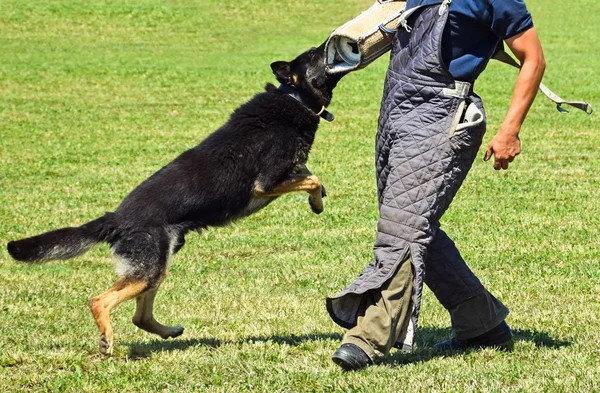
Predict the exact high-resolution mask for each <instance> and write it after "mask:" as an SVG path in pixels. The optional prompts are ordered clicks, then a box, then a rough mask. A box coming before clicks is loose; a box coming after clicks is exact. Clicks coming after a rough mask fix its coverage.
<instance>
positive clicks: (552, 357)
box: [0, 0, 600, 392]
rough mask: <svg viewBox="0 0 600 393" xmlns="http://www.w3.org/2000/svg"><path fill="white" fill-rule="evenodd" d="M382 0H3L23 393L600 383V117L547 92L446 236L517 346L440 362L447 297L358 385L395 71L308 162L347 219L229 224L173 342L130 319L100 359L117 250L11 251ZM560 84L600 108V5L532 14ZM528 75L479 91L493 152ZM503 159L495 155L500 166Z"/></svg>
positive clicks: (14, 370) (184, 256)
mask: <svg viewBox="0 0 600 393" xmlns="http://www.w3.org/2000/svg"><path fill="white" fill-rule="evenodd" d="M371 3H372V0H371V1H369V0H360V1H354V0H345V1H320V0H296V1H291V0H280V1H267V0H244V1H232V0H220V1H216V0H196V1H192V0H190V1H187V0H172V1H166V0H164V1H159V0H139V1H130V0H126V1H119V0H90V1H86V2H75V1H66V0H56V1H41V0H36V1H31V0H30V1H23V0H2V1H0V49H1V50H0V139H1V145H0V146H1V147H0V243H1V244H2V247H1V249H0V391H2V392H30V391H48V392H191V391H198V392H237V391H256V392H400V391H411V392H597V391H600V347H599V345H598V343H599V342H600V266H599V264H598V262H599V260H600V240H599V239H600V229H599V228H600V203H599V198H600V158H599V155H598V146H599V145H600V125H599V123H598V121H597V116H596V115H592V116H587V115H585V114H583V113H582V112H578V111H573V112H572V113H570V114H568V115H562V114H559V113H558V112H557V111H556V110H555V109H554V107H553V105H552V103H551V102H549V101H547V100H546V99H545V98H544V97H542V96H540V97H538V99H537V100H536V102H535V103H534V105H533V107H532V109H531V113H530V116H529V118H528V120H527V122H526V124H525V126H524V129H523V132H522V141H523V154H522V155H521V156H519V157H518V159H517V160H516V161H515V162H514V163H513V165H512V166H511V169H510V170H509V171H503V172H496V171H494V170H493V169H492V166H491V163H484V162H483V161H482V160H481V159H478V160H477V162H476V164H475V166H474V168H473V170H472V171H471V174H470V177H469V178H468V179H467V181H466V182H465V185H464V186H463V188H462V190H461V192H459V195H458V196H457V198H456V200H455V203H454V204H453V206H452V207H451V209H450V210H449V211H448V213H447V214H446V216H445V217H444V220H443V225H444V227H445V229H446V231H447V232H449V233H450V234H451V235H452V236H453V237H454V239H455V241H456V243H457V244H458V246H459V248H460V249H461V250H462V251H463V254H464V256H465V258H466V259H467V260H468V261H470V264H471V266H472V268H473V269H474V271H475V272H476V273H477V274H478V275H479V276H480V278H481V280H482V281H483V282H484V283H485V284H486V285H487V286H488V287H489V289H490V290H491V291H492V292H493V293H494V294H495V295H496V296H498V297H499V298H500V299H502V300H503V301H504V302H505V303H506V304H507V305H508V306H509V307H510V308H511V315H510V316H509V319H508V322H509V323H510V324H511V326H512V327H513V328H514V329H515V339H516V341H515V345H514V349H513V350H512V351H506V352H505V351H497V350H483V351H471V352H468V353H465V354H456V355H453V356H439V355H436V354H435V353H433V352H432V351H431V347H432V345H433V344H434V343H435V342H437V341H438V340H441V339H444V338H446V337H448V336H449V334H450V329H449V318H448V315H447V312H446V311H445V310H444V309H443V308H442V307H441V306H440V305H439V304H438V303H437V301H436V300H435V298H434V296H433V295H432V294H431V292H430V291H429V290H425V292H424V300H423V307H422V313H421V320H420V323H421V328H420V330H419V334H418V338H417V350H416V352H415V353H413V354H411V355H406V354H401V353H398V352H394V353H392V354H391V356H389V357H388V358H386V359H385V360H384V361H383V363H381V364H380V365H377V366H374V367H371V368H369V369H368V370H365V371H361V372H356V373H342V372H341V371H340V370H339V369H338V367H337V366H335V365H334V364H333V363H332V362H331V361H330V356H331V354H332V352H333V351H334V350H335V349H336V348H337V346H338V345H339V343H340V341H341V338H342V336H343V333H344V331H343V329H341V328H339V327H338V326H336V325H335V324H334V323H333V322H332V321H331V320H330V319H329V317H328V315H327V312H326V310H325V302H324V299H325V297H326V296H329V295H333V294H335V293H337V291H339V290H340V289H341V288H343V287H344V286H345V285H347V284H348V283H350V282H351V281H352V280H353V279H354V278H355V277H356V276H357V275H358V274H359V273H360V272H361V270H362V269H363V267H364V266H365V265H366V264H367V263H368V262H369V260H370V258H371V245H372V242H373V240H374V236H375V228H376V227H375V225H376V221H377V202H376V188H375V178H374V168H373V160H374V140H375V130H376V124H377V115H378V106H379V103H380V96H381V89H382V83H383V78H384V76H385V69H386V59H380V60H379V61H377V62H376V63H375V64H373V65H372V66H370V67H369V68H368V69H365V70H364V71H361V72H359V73H355V74H352V75H350V76H348V77H347V78H345V79H344V80H343V81H342V82H341V84H340V86H339V87H338V89H337V90H336V92H335V96H334V102H333V104H332V106H331V107H330V109H331V111H332V112H333V113H334V114H335V115H336V120H335V121H334V122H333V123H331V124H323V125H322V126H321V128H320V130H319V133H318V134H317V141H316V143H315V145H314V147H313V152H312V154H311V158H310V161H309V166H310V168H311V169H312V170H313V171H314V172H315V173H316V174H317V175H319V176H320V177H321V179H322V180H323V182H324V183H325V184H326V185H327V189H328V193H329V196H328V198H327V199H326V211H325V212H324V213H323V214H322V215H320V216H316V215H313V214H312V213H311V212H310V210H309V208H308V205H307V203H306V197H305V196H304V195H290V196H286V197H284V198H281V199H280V200H278V201H277V202H275V203H273V204H272V205H271V206H269V207H268V208H267V209H265V210H263V211H261V212H259V213H258V214H256V215H254V216H252V217H250V218H248V219H246V220H243V221H240V222H238V223H236V224H234V225H232V226H230V227H227V228H221V229H218V230H217V229H210V230H207V231H206V232H204V233H203V234H202V235H196V234H190V235H188V239H187V245H186V247H185V248H184V249H183V250H182V251H181V252H180V253H179V254H178V255H177V256H176V257H175V258H174V260H173V263H172V266H171V269H170V274H169V277H168V279H167V280H166V281H165V283H164V284H163V286H162V290H161V292H160V293H159V296H158V298H157V305H156V314H157V318H158V319H159V320H161V321H162V322H164V323H167V324H181V325H183V326H184V327H185V328H186V331H185V333H184V335H183V336H181V337H179V338H177V339H175V340H169V341H162V340H160V339H157V338H155V337H151V336H150V335H148V334H147V333H145V332H142V331H140V330H139V329H137V328H135V326H133V325H132V324H131V322H130V321H131V316H132V314H133V309H134V304H133V302H130V303H127V304H124V305H122V306H121V307H120V308H119V309H117V310H115V311H114V312H113V317H112V318H113V324H114V328H115V334H116V340H117V342H116V347H115V355H114V356H113V357H112V358H104V357H103V356H101V355H99V354H98V351H97V330H96V326H95V324H94V322H93V320H92V318H91V315H90V314H89V311H88V308H87V301H88V299H89V298H91V297H93V296H95V295H97V294H99V293H100V292H102V291H104V290H105V289H106V288H107V287H108V286H110V285H111V284H112V282H113V281H114V279H115V276H114V273H113V267H112V263H111V260H110V254H109V252H108V251H109V250H108V247H106V246H101V247H98V248H96V249H94V250H92V251H91V252H89V253H88V254H86V255H84V256H82V257H79V258H77V259H74V260H72V261H68V262H53V263H48V264H44V265H36V266H25V265H21V264H18V263H16V262H14V261H12V260H11V259H10V258H9V256H8V253H7V252H6V250H5V246H4V244H6V242H7V241H9V240H12V239H15V238H19V237H23V236H29V235H34V234H37V233H39V232H42V231H46V230H49V229H54V228H57V227H62V226H67V225H75V224H80V223H84V222H86V221H88V220H90V219H93V218H95V217H97V216H99V215H101V214H103V213H104V212H105V211H111V210H114V209H115V208H116V206H117V205H118V203H119V202H120V200H121V199H122V198H123V197H124V196H125V195H126V194H127V193H128V192H129V191H130V190H131V189H132V188H133V187H134V186H136V185H137V184H138V183H139V182H141V181H142V180H143V179H145V178H146V177H147V176H149V175H150V174H152V173H153V172H154V171H155V170H157V169H158V168H160V167H161V166H162V165H164V164H166V163H167V162H168V161H170V160H171V159H173V158H174V157H175V156H176V155H177V154H178V153H179V152H181V151H183V150H185V149H187V148H189V147H191V146H193V145H194V144H196V143H197V142H198V141H199V140H201V139H202V138H204V137H205V136H206V135H207V134H208V133H209V132H211V131H212V130H214V129H215V128H217V127H218V126H220V125H221V124H222V123H223V122H224V121H225V120H226V119H227V117H228V115H229V113H230V112H231V111H232V110H233V109H234V108H235V107H237V106H238V105H239V104H240V103H242V102H245V101H246V100H248V99H249V98H250V97H251V96H252V95H253V94H255V93H256V92H258V91H260V90H261V89H262V88H263V86H264V84H265V83H266V82H268V81H273V77H272V75H271V72H270V68H269V64H270V62H272V61H275V60H282V59H291V58H293V57H295V55H296V54H298V53H299V52H301V51H303V50H305V49H307V48H308V47H310V46H313V45H317V44H319V43H320V42H321V41H322V40H324V39H325V38H326V37H327V35H328V34H329V32H331V31H332V30H333V29H334V28H335V27H337V26H338V25H340V24H341V23H343V22H345V21H346V20H348V19H349V18H351V17H353V16H355V15H356V14H358V12H359V11H360V10H362V9H364V8H366V7H367V6H369V5H370V4H371ZM527 3H528V5H529V9H530V11H531V12H532V13H533V15H534V21H535V23H536V25H537V29H538V32H539V34H540V37H541V39H542V41H543V44H544V48H545V54H546V58H547V62H548V67H547V71H546V77H545V79H544V81H545V82H546V84H547V85H548V86H549V87H550V88H552V89H554V90H555V91H556V92H557V93H558V94H560V95H562V96H564V97H565V98H575V99H584V100H587V101H590V102H592V103H595V104H596V106H598V107H600V89H598V80H600V73H599V71H598V70H599V69H600V55H599V53H600V40H598V37H600V25H599V24H598V23H597V16H598V15H600V2H598V1H597V0H573V1H570V2H561V1H557V0H528V1H527ZM515 78H516V72H515V71H514V70H513V69H510V67H507V66H504V65H499V64H490V66H489V67H488V70H487V72H486V73H485V74H484V76H482V78H481V79H480V80H479V81H478V83H477V89H476V90H477V91H478V92H479V94H480V95H481V96H482V97H483V98H484V100H485V102H486V104H487V110H488V117H489V123H488V135H486V138H485V142H484V143H487V141H489V139H490V138H491V136H492V135H493V133H494V132H495V130H497V129H498V127H499V125H500V122H501V121H502V118H503V115H504V113H505V111H506V109H507V105H508V102H509V100H510V93H511V86H512V83H513V82H514V80H515ZM482 156H483V148H482V151H481V157H482Z"/></svg>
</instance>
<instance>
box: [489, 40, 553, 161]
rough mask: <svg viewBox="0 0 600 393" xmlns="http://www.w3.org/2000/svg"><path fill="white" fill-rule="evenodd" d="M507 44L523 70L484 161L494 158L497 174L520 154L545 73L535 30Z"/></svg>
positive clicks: (541, 52) (540, 47) (508, 41)
mask: <svg viewBox="0 0 600 393" xmlns="http://www.w3.org/2000/svg"><path fill="white" fill-rule="evenodd" d="M506 44H507V45H508V47H509V48H510V50H511V51H512V53H513V54H514V55H515V56H516V57H517V59H519V61H520V62H521V65H522V66H521V70H520V72H519V77H518V78H517V82H516V84H515V88H514V90H513V96H512V100H511V103H510V107H509V109H508V112H507V114H506V117H505V118H504V122H503V123H502V126H501V127H500V131H498V133H497V134H496V135H495V136H494V137H493V138H492V140H491V141H490V143H489V144H488V148H487V151H486V152H485V156H484V158H483V159H484V160H485V161H487V160H489V159H490V158H491V157H492V155H493V156H494V169H496V170H499V169H508V164H509V163H511V162H513V160H514V159H515V157H516V156H517V155H518V154H519V153H520V152H521V141H520V140H519V132H520V131H521V125H522V124H523V121H525V117H526V116H527V112H528V111H529V108H530V107H531V104H532V103H533V100H534V99H535V96H536V94H537V90H538V88H539V86H540V82H541V81H542V76H543V75H544V70H545V69H546V61H545V60H544V53H543V51H542V45H541V43H540V40H539V38H538V35H537V32H536V30H535V28H531V29H529V30H526V31H524V32H522V33H520V34H517V35H516V36H514V37H511V38H509V39H507V40H506Z"/></svg>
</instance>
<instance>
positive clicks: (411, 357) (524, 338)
mask: <svg viewBox="0 0 600 393" xmlns="http://www.w3.org/2000/svg"><path fill="white" fill-rule="evenodd" d="M512 333H513V341H512V342H511V343H510V344H508V345H504V346H502V347H498V348H497V350H499V351H504V352H512V351H513V350H514V344H515V343H516V342H519V341H521V342H532V343H533V344H534V345H535V346H536V347H538V348H550V349H557V348H561V347H566V346H569V345H571V344H572V342H571V341H566V340H556V339H553V338H552V337H550V336H549V335H548V334H547V333H544V332H538V331H535V330H524V329H512ZM450 336H451V330H450V329H440V328H430V327H423V328H419V332H418V336H417V350H416V351H414V352H412V353H407V352H402V351H395V352H392V354H391V355H390V356H387V357H385V358H383V359H382V361H381V362H379V363H378V364H383V365H388V366H394V365H398V366H402V365H405V364H411V363H420V362H426V361H429V360H431V359H434V358H438V357H450V356H458V355H460V354H464V353H465V351H450V352H438V351H436V350H435V349H434V345H435V343H437V342H440V341H443V340H446V339H448V338H449V337H450ZM467 351H477V349H476V348H473V349H468V350H467Z"/></svg>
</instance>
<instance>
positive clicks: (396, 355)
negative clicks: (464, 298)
mask: <svg viewBox="0 0 600 393" xmlns="http://www.w3.org/2000/svg"><path fill="white" fill-rule="evenodd" d="M450 335H451V331H450V329H446V328H443V329H442V328H431V327H421V328H419V332H418V336H417V348H418V349H417V350H416V351H415V352H413V353H406V352H402V351H392V354H391V355H390V356H387V357H385V358H384V359H382V361H381V362H380V363H379V364H386V365H390V366H393V365H403V364H410V363H419V362H425V361H428V360H430V359H434V358H437V357H442V356H444V357H448V356H453V355H458V354H461V353H463V352H458V351H457V352H445V353H440V352H437V351H435V350H434V349H433V346H434V344H435V343H436V342H439V341H442V340H445V339H447V338H448V337H450ZM343 338H344V336H343V334H340V333H312V334H301V335H295V334H291V335H269V336H250V337H245V338H242V339H240V340H228V341H222V340H218V339H211V338H204V339H198V338H191V339H173V340H171V339H169V340H152V341H150V342H145V343H129V344H126V345H128V346H129V354H128V355H127V358H128V359H129V360H140V359H144V358H147V357H149V356H150V355H151V354H152V353H154V352H161V351H181V350H185V349H187V348H191V347H208V348H219V347H220V346H221V345H239V344H244V343H255V342H273V343H276V344H287V345H292V346H296V345H301V344H303V343H305V342H309V341H332V340H333V341H336V342H339V343H341V342H342V339H343ZM518 341H527V342H532V343H533V344H534V345H535V346H536V347H539V348H551V349H556V348H561V347H565V346H569V345H571V342H570V341H563V340H555V339H553V338H552V337H550V336H549V335H548V334H547V333H544V332H538V331H534V330H522V329H513V343H514V342H518ZM473 350H476V349H473ZM499 350H503V351H507V352H512V351H513V344H510V345H508V346H504V347H501V348H499Z"/></svg>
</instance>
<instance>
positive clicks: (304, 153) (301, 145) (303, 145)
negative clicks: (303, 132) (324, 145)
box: [292, 138, 311, 167]
mask: <svg viewBox="0 0 600 393" xmlns="http://www.w3.org/2000/svg"><path fill="white" fill-rule="evenodd" d="M297 144H298V145H297V148H296V152H295V153H294V157H293V158H292V165H293V166H294V167H296V166H302V165H304V164H306V161H308V153H310V147H311V143H308V142H306V141H305V140H303V139H302V138H298V141H297Z"/></svg>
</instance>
